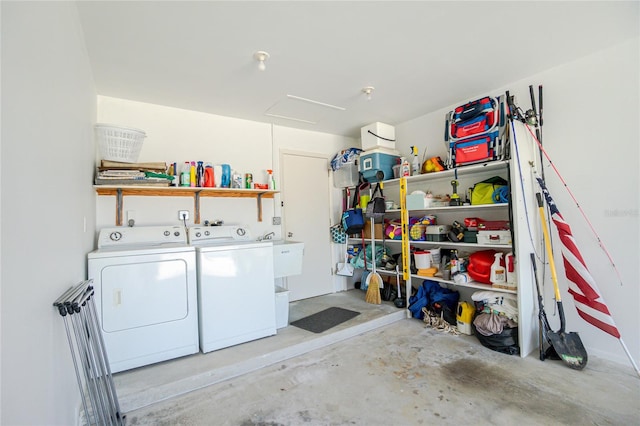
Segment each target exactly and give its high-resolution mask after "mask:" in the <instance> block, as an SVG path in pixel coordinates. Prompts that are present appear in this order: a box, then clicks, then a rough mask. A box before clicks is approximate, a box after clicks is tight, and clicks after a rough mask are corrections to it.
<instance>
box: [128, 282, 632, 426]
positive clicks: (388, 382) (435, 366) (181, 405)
mask: <svg viewBox="0 0 640 426" xmlns="http://www.w3.org/2000/svg"><path fill="white" fill-rule="evenodd" d="M329 306H341V307H344V308H347V309H352V310H357V311H360V312H361V315H359V316H357V317H356V318H354V319H352V320H350V321H348V322H347V323H344V324H341V325H340V326H337V327H334V329H331V330H329V331H327V332H325V333H322V334H314V333H310V332H307V331H305V330H301V329H298V328H297V327H293V326H289V327H286V328H283V329H280V330H278V335H277V336H273V337H269V338H265V339H261V340H258V341H254V342H250V343H246V344H243V345H238V346H235V347H233V348H227V349H223V350H220V351H216V352H212V353H209V354H197V355H193V356H189V357H184V358H180V359H177V360H172V361H168V362H165V363H161V364H156V365H153V366H149V367H144V368H139V369H136V370H132V371H130V372H124V373H119V374H116V375H115V382H116V388H117V390H118V395H119V398H120V405H121V408H122V411H123V412H124V413H125V414H126V416H127V418H126V420H127V424H128V425H298V424H310V425H342V424H354V425H419V424H425V425H426V424H432V423H434V422H438V423H443V424H495V425H514V424H519V425H552V424H563V425H585V424H594V425H628V424H640V379H638V377H637V376H636V375H635V373H634V371H633V369H632V368H631V367H627V366H626V365H619V364H615V363H612V362H610V361H607V360H603V359H598V358H595V357H593V356H592V357H591V358H590V359H589V364H588V365H587V367H586V368H585V370H583V371H575V370H571V369H569V368H567V367H566V366H564V365H563V364H562V363H561V362H559V361H551V360H547V361H545V362H541V361H539V360H538V358H537V353H536V354H532V355H531V356H529V357H527V358H525V359H522V358H519V357H515V356H509V355H503V354H500V353H497V352H494V351H491V350H488V349H486V348H484V347H483V346H481V345H480V344H479V343H478V341H477V339H476V338H475V337H472V336H452V335H450V334H444V333H442V332H439V331H436V330H433V329H430V328H425V325H424V323H422V322H421V321H419V320H416V319H407V318H406V317H405V316H404V310H398V309H396V308H395V307H394V306H393V305H392V304H383V305H381V306H375V305H369V304H366V303H364V293H363V292H360V291H359V290H354V291H349V292H344V293H338V294H334V295H329V296H323V297H320V298H314V299H309V300H305V301H300V302H294V303H292V304H291V314H290V320H291V321H294V320H296V319H298V318H302V317H304V316H307V315H310V314H312V313H315V312H318V311H320V310H322V309H325V308H326V307H329Z"/></svg>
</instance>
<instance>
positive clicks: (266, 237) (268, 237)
mask: <svg viewBox="0 0 640 426" xmlns="http://www.w3.org/2000/svg"><path fill="white" fill-rule="evenodd" d="M275 235H276V233H275V232H268V233H266V234H264V235H263V236H262V239H263V240H272V239H273V237H275Z"/></svg>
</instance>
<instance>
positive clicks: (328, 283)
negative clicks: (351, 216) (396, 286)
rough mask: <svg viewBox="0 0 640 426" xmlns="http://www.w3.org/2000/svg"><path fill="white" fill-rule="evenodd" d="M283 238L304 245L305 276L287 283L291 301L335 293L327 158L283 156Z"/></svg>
mask: <svg viewBox="0 0 640 426" xmlns="http://www.w3.org/2000/svg"><path fill="white" fill-rule="evenodd" d="M281 170H282V202H283V210H282V213H283V220H284V222H283V225H284V226H283V237H284V239H286V240H292V241H302V242H304V256H303V259H302V274H301V275H294V276H290V277H287V278H285V279H284V281H285V285H286V287H287V289H288V290H289V292H290V293H289V300H290V301H295V300H300V299H306V298H309V297H315V296H320V295H323V294H329V293H333V291H334V289H333V280H332V276H331V244H330V235H329V226H330V225H329V222H330V205H329V171H328V168H327V158H326V157H321V156H317V155H314V154H305V153H283V154H282V158H281Z"/></svg>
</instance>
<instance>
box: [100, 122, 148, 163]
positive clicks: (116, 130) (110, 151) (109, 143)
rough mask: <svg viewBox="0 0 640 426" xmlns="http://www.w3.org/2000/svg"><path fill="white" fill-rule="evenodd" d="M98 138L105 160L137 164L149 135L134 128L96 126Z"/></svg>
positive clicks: (106, 125)
mask: <svg viewBox="0 0 640 426" xmlns="http://www.w3.org/2000/svg"><path fill="white" fill-rule="evenodd" d="M95 130H96V137H97V138H98V146H99V147H100V155H101V157H102V159H103V160H109V161H119V162H122V163H135V162H136V161H138V156H139V155H140V150H141V149H142V142H144V138H146V137H147V134H146V133H145V132H143V131H142V130H139V129H134V128H132V127H122V126H114V125H112V124H96V125H95Z"/></svg>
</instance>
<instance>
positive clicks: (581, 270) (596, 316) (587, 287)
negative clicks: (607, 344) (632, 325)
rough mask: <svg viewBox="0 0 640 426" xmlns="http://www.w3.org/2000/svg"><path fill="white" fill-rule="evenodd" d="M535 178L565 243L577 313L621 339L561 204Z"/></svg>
mask: <svg viewBox="0 0 640 426" xmlns="http://www.w3.org/2000/svg"><path fill="white" fill-rule="evenodd" d="M536 179H537V180H538V184H539V185H540V188H541V189H542V193H543V194H544V198H545V199H546V200H547V204H548V205H549V211H550V212H551V220H552V221H553V223H554V224H555V225H556V228H557V230H558V235H559V237H560V242H561V243H562V260H563V262H564V270H565V274H566V276H567V279H568V280H569V293H570V294H571V295H572V296H573V300H574V303H575V306H576V309H577V310H578V314H579V315H580V316H581V317H582V319H584V320H585V321H587V322H588V323H589V324H591V325H593V326H595V327H598V328H599V329H600V330H602V331H604V332H606V333H609V334H610V335H612V336H613V337H616V338H618V339H620V332H619V331H618V328H617V327H616V325H615V323H614V321H613V318H612V317H611V313H610V312H609V309H608V308H607V305H606V304H605V303H604V300H603V298H602V295H601V294H600V291H599V290H598V286H597V285H596V282H595V280H594V279H593V277H592V276H591V274H590V273H589V270H588V269H587V265H585V263H584V259H583V258H582V255H581V254H580V251H579V250H578V246H577V245H576V241H575V239H574V238H573V234H572V233H571V227H570V226H569V224H568V223H567V222H565V220H564V218H563V217H562V215H561V214H560V211H558V207H557V206H556V203H555V202H554V201H553V198H551V195H550V194H549V190H547V187H546V186H545V184H544V181H543V180H542V179H541V178H536Z"/></svg>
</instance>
